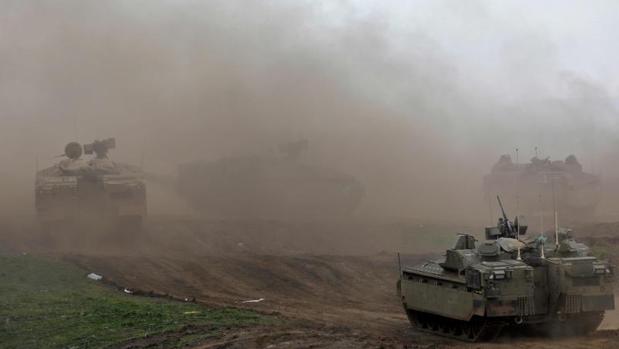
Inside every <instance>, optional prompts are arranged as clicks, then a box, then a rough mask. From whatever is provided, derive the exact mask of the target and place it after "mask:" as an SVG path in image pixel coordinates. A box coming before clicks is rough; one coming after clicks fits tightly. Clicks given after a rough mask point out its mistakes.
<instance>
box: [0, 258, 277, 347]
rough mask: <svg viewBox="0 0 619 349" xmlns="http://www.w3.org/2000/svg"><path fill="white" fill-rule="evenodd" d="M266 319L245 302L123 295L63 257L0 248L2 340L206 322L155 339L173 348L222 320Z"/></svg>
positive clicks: (109, 337)
mask: <svg viewBox="0 0 619 349" xmlns="http://www.w3.org/2000/svg"><path fill="white" fill-rule="evenodd" d="M271 321H272V320H271V319H269V318H267V317H264V316H262V315H259V314H256V313H253V312H250V311H245V310H237V309H211V308H205V307H203V306H199V305H195V304H186V303H179V302H173V301H168V300H161V299H152V298H144V297H135V296H130V295H126V294H124V293H120V292H117V291H115V290H112V289H109V288H106V287H102V286H101V285H99V282H96V281H91V280H89V279H87V278H86V276H85V273H84V272H83V271H82V270H80V269H78V268H76V267H74V266H72V265H69V264H66V263H63V262H58V261H51V260H47V259H41V258H37V257H31V256H18V257H5V256H0V348H20V349H22V348H75V349H77V348H108V347H111V348H114V347H117V346H119V345H120V344H121V343H123V342H126V341H128V340H130V339H136V338H144V337H146V336H152V335H157V334H162V333H166V332H174V331H180V330H181V329H183V328H186V327H187V326H196V327H200V328H207V329H208V331H205V330H203V331H198V333H197V334H192V335H189V336H185V337H184V338H182V337H181V338H177V337H175V336H170V337H168V339H167V340H166V341H164V342H163V343H160V344H159V345H157V346H156V347H157V348H176V347H181V346H183V345H185V344H191V342H196V341H200V340H202V339H205V338H207V337H209V336H216V335H217V333H218V330H219V329H221V328H223V327H230V326H233V327H234V326H243V325H252V324H261V323H266V322H271Z"/></svg>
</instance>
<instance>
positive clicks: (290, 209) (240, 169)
mask: <svg viewBox="0 0 619 349" xmlns="http://www.w3.org/2000/svg"><path fill="white" fill-rule="evenodd" d="M306 148H307V142H306V141H300V142H293V143H287V144H284V145H282V146H280V150H281V154H279V155H278V156H265V157H260V156H244V157H230V158H222V159H220V160H217V161H214V162H193V163H188V164H183V165H181V166H180V167H179V176H178V190H179V193H180V194H181V196H182V197H184V198H185V199H186V200H187V201H188V202H189V203H190V204H191V205H192V206H193V207H194V208H195V209H197V210H198V211H200V212H202V213H204V215H206V216H210V217H223V218H267V219H271V218H272V219H289V218H291V219H297V218H317V217H319V218H333V217H342V216H348V215H351V214H352V213H353V212H354V211H355V209H356V208H357V207H358V206H359V204H360V202H361V200H362V198H363V195H364V189H363V186H362V185H361V183H360V182H359V181H358V180H357V179H356V178H355V177H353V176H350V175H347V174H342V173H339V172H337V171H335V170H332V169H329V168H325V167H320V166H317V165H312V164H307V163H304V162H302V161H301V160H300V159H299V155H300V153H302V152H304V151H305V150H306Z"/></svg>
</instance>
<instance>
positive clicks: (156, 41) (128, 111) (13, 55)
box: [0, 0, 619, 209]
mask: <svg viewBox="0 0 619 349" xmlns="http://www.w3.org/2000/svg"><path fill="white" fill-rule="evenodd" d="M618 7H619V3H617V2H614V1H588V2H584V1H380V2H378V1H376V2H372V1H310V0H306V1H300V0H297V1H283V0H281V1H241V0H235V1H230V0H226V1H198V0H168V1H164V0H159V1H156V0H140V1H129V0H124V1H121V0H110V1H88V2H86V1H82V0H56V1H34V0H32V1H29V0H0V122H1V124H0V125H1V127H0V139H1V140H2V144H3V146H2V147H1V149H0V161H1V162H2V163H5V164H6V163H11V164H12V166H7V167H5V168H3V169H2V170H1V171H0V172H2V173H4V174H6V175H8V176H12V177H14V178H24V177H25V178H28V180H27V183H31V182H30V180H31V177H32V173H33V167H34V165H33V164H34V159H35V158H39V159H40V162H41V163H45V164H49V163H51V162H53V161H54V158H53V156H55V155H57V154H60V153H61V152H62V148H63V146H64V144H65V143H66V142H68V141H71V140H73V139H77V140H79V141H82V142H88V141H91V140H92V139H93V138H103V137H110V136H116V137H117V140H118V146H119V149H117V150H116V151H115V152H114V153H113V155H114V156H115V158H116V159H121V160H124V161H130V162H138V161H141V159H144V161H145V164H146V165H147V167H149V168H151V169H156V170H166V171H168V172H172V171H174V168H175V166H176V165H177V164H178V163H180V162H184V161H190V160H199V159H202V160H214V159H217V158H219V157H221V156H227V155H238V154H244V153H248V152H252V153H268V152H272V151H273V149H274V148H275V146H276V145H277V144H278V143H281V142H285V141H288V140H291V139H298V138H301V137H303V138H308V139H310V141H311V156H310V157H311V158H310V160H311V161H314V162H316V163H322V164H324V165H327V166H332V167H338V168H340V169H341V170H342V171H346V172H352V173H355V174H357V175H358V176H359V177H360V178H362V179H363V180H364V182H365V183H367V185H368V187H369V189H368V192H369V193H370V194H369V195H370V197H374V198H375V199H376V202H378V203H380V204H383V203H385V202H390V201H393V203H392V205H393V206H396V207H405V208H407V209H408V208H409V207H415V208H418V207H419V206H420V205H421V204H419V203H416V202H415V200H417V199H415V197H427V196H433V197H436V198H437V205H438V203H439V202H440V201H445V200H448V199H451V198H452V197H453V196H457V195H455V194H454V193H456V189H458V190H460V189H461V188H462V187H465V188H470V189H467V190H468V192H467V193H466V194H467V195H459V196H458V197H460V198H461V199H460V200H462V201H466V200H465V199H464V198H465V197H470V196H475V195H476V194H475V193H476V190H478V186H479V184H480V183H481V179H480V178H481V176H482V175H483V173H484V172H486V171H487V170H488V169H489V168H490V166H491V165H492V163H493V162H494V161H495V159H497V158H498V157H499V155H500V154H503V153H513V151H514V149H515V148H520V149H521V156H522V159H528V158H529V157H531V156H532V155H533V148H534V147H535V146H539V147H540V148H541V149H543V151H544V154H546V155H551V156H553V157H555V158H563V157H565V156H566V155H567V154H568V153H575V154H576V155H577V156H579V158H580V159H581V161H582V162H583V163H584V165H585V167H586V168H588V169H592V170H594V171H596V172H597V173H604V174H614V175H617V174H618V173H619V171H618V170H617V169H615V168H614V162H615V161H614V160H617V159H619V155H617V146H618V145H619V142H618V139H619V137H618V134H617V131H618V128H617V110H616V105H617V99H618V98H617V96H619V91H618V89H619V85H618V84H617V81H616V79H615V77H616V76H617V75H618V73H619V70H618V68H617V67H616V65H615V64H614V63H615V61H617V60H616V59H615V58H616V53H617V49H616V46H615V42H616V41H615V40H614V39H615V38H614V36H616V35H617V34H616V33H619V30H617V29H619V28H617V26H618V24H617V23H619V22H618V21H617V13H619V12H618V11H617V10H619V8H618ZM610 160H613V161H610ZM609 164H612V165H609ZM25 174H27V176H26V175H25ZM454 174H457V175H455V176H454ZM445 183H448V185H445ZM402 188H407V190H402ZM428 188H430V189H428ZM435 188H438V189H435ZM458 193H461V191H458ZM423 205H426V204H425V203H424V204H423Z"/></svg>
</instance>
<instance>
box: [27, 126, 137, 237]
mask: <svg viewBox="0 0 619 349" xmlns="http://www.w3.org/2000/svg"><path fill="white" fill-rule="evenodd" d="M115 146H116V142H115V140H114V139H113V138H110V139H107V140H103V141H95V142H94V143H91V144H86V145H84V146H82V145H81V144H79V143H76V142H72V143H69V144H68V145H67V146H66V147H65V154H64V157H65V159H63V160H61V161H60V162H58V163H57V164H55V165H54V166H52V167H49V168H46V169H44V170H41V171H38V172H37V174H36V184H35V205H36V213H37V217H38V220H39V222H40V223H41V225H42V227H43V228H44V229H45V230H46V231H47V230H56V229H60V230H68V229H67V228H70V227H75V226H76V225H77V227H78V228H80V230H84V231H92V230H96V229H97V228H102V227H105V228H106V229H108V230H109V229H117V228H118V229H122V230H125V229H130V230H139V229H140V228H141V225H142V220H143V218H144V217H145V216H146V187H145V184H144V181H143V179H142V178H143V176H142V172H141V170H140V169H139V168H137V167H135V166H131V165H126V164H121V163H117V162H114V161H112V160H110V159H109V158H108V152H109V150H110V149H114V148H115ZM83 153H86V155H94V157H93V158H92V159H91V160H89V161H87V160H84V159H82V154H83ZM81 228H85V229H81Z"/></svg>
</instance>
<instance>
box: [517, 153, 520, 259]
mask: <svg viewBox="0 0 619 349" xmlns="http://www.w3.org/2000/svg"><path fill="white" fill-rule="evenodd" d="M516 164H519V162H518V148H516ZM519 217H520V183H519V181H518V177H516V218H519ZM517 221H518V225H517V226H516V240H518V241H520V222H519V220H518V219H517ZM518 258H520V249H518Z"/></svg>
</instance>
